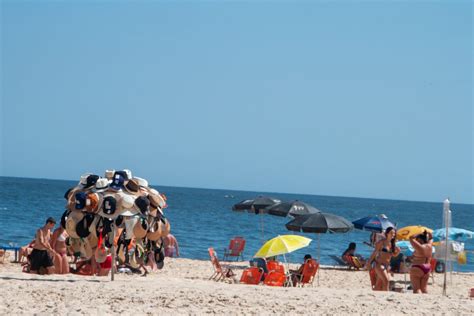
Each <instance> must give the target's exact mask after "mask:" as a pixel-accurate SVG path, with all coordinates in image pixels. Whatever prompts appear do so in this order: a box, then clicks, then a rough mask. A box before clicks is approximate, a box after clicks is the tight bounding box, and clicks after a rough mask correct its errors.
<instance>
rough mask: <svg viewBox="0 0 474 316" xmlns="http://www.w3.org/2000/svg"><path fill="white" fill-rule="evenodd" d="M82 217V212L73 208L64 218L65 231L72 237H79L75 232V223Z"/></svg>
mask: <svg viewBox="0 0 474 316" xmlns="http://www.w3.org/2000/svg"><path fill="white" fill-rule="evenodd" d="M83 218H84V213H82V212H81V211H77V210H73V211H71V213H70V214H69V216H68V217H67V219H66V231H67V233H68V235H69V236H71V237H72V238H80V237H79V236H78V235H77V232H76V225H77V223H79V222H80V221H81V220H82V219H83Z"/></svg>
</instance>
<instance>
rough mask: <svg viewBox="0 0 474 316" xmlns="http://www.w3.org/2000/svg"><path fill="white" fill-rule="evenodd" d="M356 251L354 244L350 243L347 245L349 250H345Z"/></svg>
mask: <svg viewBox="0 0 474 316" xmlns="http://www.w3.org/2000/svg"><path fill="white" fill-rule="evenodd" d="M355 249H356V243H355V242H351V243H350V244H349V248H347V250H355Z"/></svg>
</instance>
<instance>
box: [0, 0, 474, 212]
mask: <svg viewBox="0 0 474 316" xmlns="http://www.w3.org/2000/svg"><path fill="white" fill-rule="evenodd" d="M0 2H1V43H0V44H1V69H0V73H1V112H0V115H1V120H0V124H1V129H0V141H1V143H0V152H1V157H0V158H1V160H0V175H2V176H16V177H32V178H48V179H78V178H79V177H80V175H81V174H83V173H84V172H87V171H91V172H95V173H99V174H102V172H103V171H104V170H105V169H122V168H128V169H131V170H132V171H133V173H134V174H136V175H138V176H142V177H145V178H147V179H148V180H149V181H150V182H151V183H153V184H157V185H170V186H183V187H198V188H200V187H202V188H220V189H238V190H249V191H259V192H287V193H301V194H317V195H333V196H350V197H371V198H388V199H402V200H417V201H442V200H443V199H444V198H446V197H447V196H449V197H450V198H451V201H453V202H458V203H474V186H473V179H474V172H473V169H474V168H473V158H474V148H473V133H474V132H473V119H474V117H473V90H472V88H473V79H472V74H473V63H472V55H473V34H472V32H473V19H472V15H473V4H472V2H471V1H436V2H434V1H433V2H432V1H415V2H413V1H410V2H408V1H406V2H405V1H367V2H355V1H335V2H327V1H323V2H318V1H295V2H290V1H257V2H247V1H245V2H238V1H226V2H217V1H166V2H164V1H161V2H158V1H133V2H132V1H118V2H115V1H114V2H112V1H99V2H92V1H67V2H66V1H6V0H0Z"/></svg>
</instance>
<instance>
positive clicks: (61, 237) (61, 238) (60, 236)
mask: <svg viewBox="0 0 474 316" xmlns="http://www.w3.org/2000/svg"><path fill="white" fill-rule="evenodd" d="M57 241H66V237H64V235H63V234H59V236H58V239H57Z"/></svg>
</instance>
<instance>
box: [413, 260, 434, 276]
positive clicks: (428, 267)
mask: <svg viewBox="0 0 474 316" xmlns="http://www.w3.org/2000/svg"><path fill="white" fill-rule="evenodd" d="M411 267H412V268H418V269H420V270H421V271H423V273H424V274H428V273H430V271H431V265H430V264H429V263H424V264H414V265H412V266H411Z"/></svg>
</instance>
